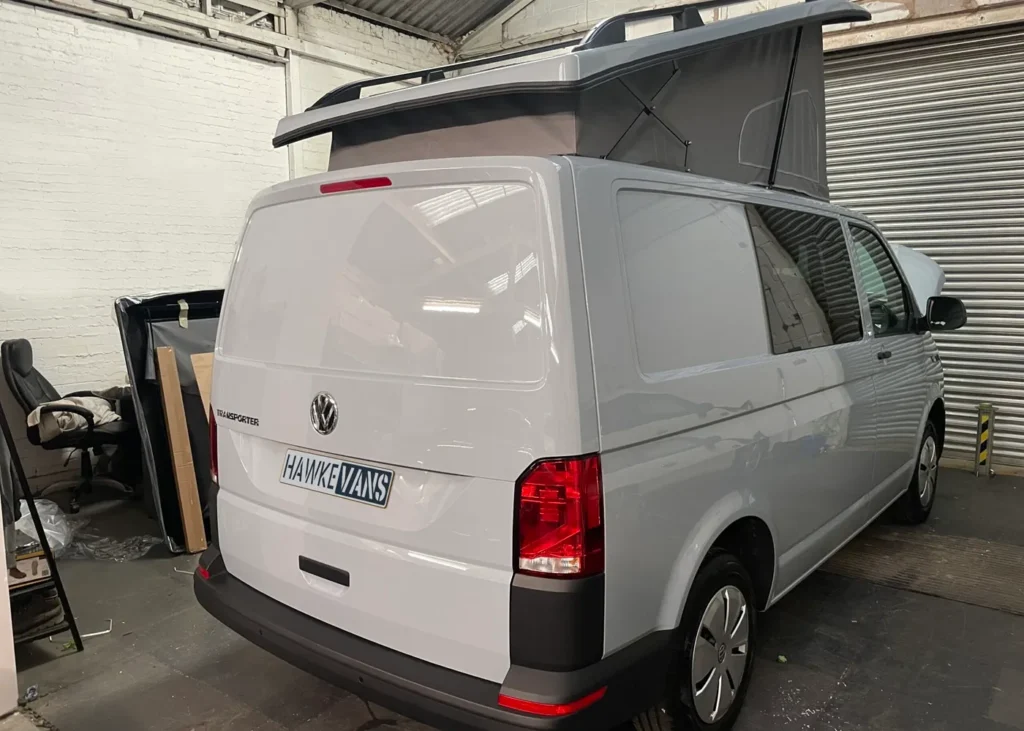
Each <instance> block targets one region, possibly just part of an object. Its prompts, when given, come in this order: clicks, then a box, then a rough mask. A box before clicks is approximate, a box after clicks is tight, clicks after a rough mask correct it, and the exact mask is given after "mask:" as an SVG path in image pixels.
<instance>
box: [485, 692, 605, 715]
mask: <svg viewBox="0 0 1024 731" xmlns="http://www.w3.org/2000/svg"><path fill="white" fill-rule="evenodd" d="M607 692H608V689H607V688H601V689H600V690H595V691H594V692H593V693H591V694H590V695H588V696H584V697H583V698H580V699H579V700H578V701H573V702H572V703H537V702H535V701H525V700H523V699H522V698H513V697H512V696H510V695H499V696H498V705H499V706H503V707H504V708H511V709H512V710H513V711H520V712H522V713H532V714H533V715H535V716H549V717H550V716H568V715H569V714H570V713H576V712H578V711H582V710H583V709H584V708H588V707H590V706H592V705H594V704H595V703H597V702H598V701H599V700H601V699H602V698H604V696H605V693H607Z"/></svg>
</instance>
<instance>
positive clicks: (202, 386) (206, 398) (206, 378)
mask: <svg viewBox="0 0 1024 731" xmlns="http://www.w3.org/2000/svg"><path fill="white" fill-rule="evenodd" d="M192 371H193V372H194V373H195V374H196V384H197V385H198V386H199V395H200V397H202V399H203V412H204V413H205V414H206V418H207V419H209V418H210V391H211V390H212V389H213V353H194V354H193V355H192Z"/></svg>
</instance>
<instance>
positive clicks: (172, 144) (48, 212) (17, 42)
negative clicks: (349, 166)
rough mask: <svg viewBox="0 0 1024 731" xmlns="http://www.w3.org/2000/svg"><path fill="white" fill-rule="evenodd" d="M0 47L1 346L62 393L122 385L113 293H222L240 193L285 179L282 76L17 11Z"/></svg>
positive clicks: (39, 461)
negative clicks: (278, 138)
mask: <svg viewBox="0 0 1024 731" xmlns="http://www.w3.org/2000/svg"><path fill="white" fill-rule="evenodd" d="M0 39H2V41H0V69H3V73H2V74H0V140H3V143H2V144H0V254H2V256H3V264H2V266H0V339H7V338H15V337H25V338H29V339H30V340H31V341H32V343H33V345H34V347H35V350H36V361H37V364H38V367H39V369H40V371H42V372H43V373H44V374H45V375H46V376H47V377H49V378H50V379H51V380H52V381H53V382H54V385H55V386H56V387H57V389H58V390H60V391H62V392H69V391H74V390H79V389H86V388H93V387H100V386H107V385H111V384H114V383H123V382H124V357H123V355H122V351H121V344H120V340H119V338H118V334H117V330H116V328H115V326H114V324H113V320H112V317H111V312H112V305H113V300H114V298H115V297H117V296H119V295H125V294H137V293H140V292H148V291H154V290H173V289H198V288H202V287H210V286H213V287H217V286H222V285H223V284H224V281H225V277H226V275H227V271H228V266H229V263H230V261H231V257H232V253H233V250H234V246H235V240H236V237H237V235H238V233H239V228H240V226H241V223H242V218H243V214H244V213H245V209H246V207H247V205H248V203H249V200H250V198H251V197H252V196H253V194H254V193H256V192H257V191H258V190H260V189H261V188H264V187H266V186H268V185H271V184H273V183H276V182H280V181H282V180H284V179H286V178H287V176H288V167H287V155H286V153H285V152H284V151H280V150H274V149H272V147H271V145H270V140H271V137H272V136H273V133H274V128H275V126H276V124H277V121H278V119H280V118H281V117H282V116H284V114H285V94H284V88H285V87H284V68H283V66H281V65H277V64H269V63H264V62H260V61H254V60H250V59H247V58H243V57H241V56H237V55H234V54H230V53H224V52H221V51H216V50H212V49H209V48H205V47H202V46H197V45H194V44H189V43H183V42H177V41H172V40H167V39H165V38H162V37H159V36H155V35H149V34H145V33H139V32H132V31H128V30H125V29H122V28H120V27H117V26H113V25H109V24H104V23H98V22H94V21H91V20H85V19H82V18H79V17H75V16H69V15H63V14H60V13H56V12H52V11H47V10H41V9H36V8H33V7H30V6H27V5H20V4H16V3H0ZM0 393H3V395H4V406H5V408H6V409H7V412H8V415H9V416H10V417H11V419H12V421H13V422H15V428H16V430H17V431H19V432H21V433H23V431H24V425H23V421H22V418H21V410H20V409H18V408H17V407H16V406H15V404H13V402H12V400H11V399H10V397H9V394H8V393H7V389H6V386H4V387H2V388H0ZM19 424H20V426H19ZM20 451H21V453H22V454H23V456H24V457H25V458H26V460H25V461H26V468H27V469H28V470H29V472H30V473H31V474H33V475H34V476H36V477H39V476H45V475H47V474H50V473H54V472H57V471H59V470H61V469H62V460H61V459H60V458H59V456H58V457H55V456H54V455H53V454H52V453H50V455H49V456H48V457H44V456H43V452H42V451H41V450H39V449H38V448H35V447H30V446H28V445H27V444H26V446H25V447H24V448H23V449H21V450H20Z"/></svg>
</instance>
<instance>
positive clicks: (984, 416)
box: [974, 403, 996, 477]
mask: <svg viewBox="0 0 1024 731" xmlns="http://www.w3.org/2000/svg"><path fill="white" fill-rule="evenodd" d="M995 416H996V410H995V407H994V406H992V404H990V403H981V404H978V440H977V447H976V448H975V451H974V476H975V477H978V476H979V475H981V474H983V473H987V475H988V476H989V477H991V476H992V475H994V474H995V472H994V471H993V469H992V437H993V434H994V430H995V421H996V420H995Z"/></svg>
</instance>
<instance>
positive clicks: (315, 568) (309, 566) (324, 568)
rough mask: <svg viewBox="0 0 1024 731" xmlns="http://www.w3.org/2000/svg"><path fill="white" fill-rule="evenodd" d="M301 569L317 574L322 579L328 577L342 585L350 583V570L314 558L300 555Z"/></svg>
mask: <svg viewBox="0 0 1024 731" xmlns="http://www.w3.org/2000/svg"><path fill="white" fill-rule="evenodd" d="M299 571H303V572H305V573H307V574H310V575H312V576H317V577H319V578H321V579H326V580H327V581H330V582H332V583H334V584H339V585H341V586H348V585H349V575H348V571H345V570H343V569H338V568H335V567H334V566H328V565H327V564H325V563H320V562H319V561H314V560H313V559H311V558H306V557H305V556H299Z"/></svg>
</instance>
